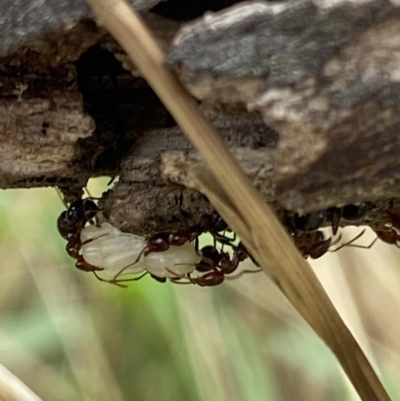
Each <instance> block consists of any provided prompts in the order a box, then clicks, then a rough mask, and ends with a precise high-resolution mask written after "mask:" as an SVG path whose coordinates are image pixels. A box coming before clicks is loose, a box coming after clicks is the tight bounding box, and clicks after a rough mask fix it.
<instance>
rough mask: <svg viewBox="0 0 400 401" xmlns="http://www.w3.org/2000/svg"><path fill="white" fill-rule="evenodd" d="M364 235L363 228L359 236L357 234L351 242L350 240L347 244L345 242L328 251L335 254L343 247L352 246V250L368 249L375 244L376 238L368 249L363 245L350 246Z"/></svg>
mask: <svg viewBox="0 0 400 401" xmlns="http://www.w3.org/2000/svg"><path fill="white" fill-rule="evenodd" d="M364 233H365V228H364V230H362V231H361V232H360V233H359V234H357V235H356V236H355V237H354V238H353V239H352V240H350V241H348V242H346V243H344V244H342V245H340V246H338V247H337V248H336V249H332V250H330V251H329V252H337V251H338V250H340V249H342V248H344V247H345V246H352V247H354V248H370V247H371V246H372V245H373V244H374V243H375V241H376V238H375V240H374V241H373V242H372V244H370V245H369V246H368V247H364V246H363V245H352V244H353V242H355V241H357V240H358V239H359V238H360V237H361V236H362V235H363V234H364Z"/></svg>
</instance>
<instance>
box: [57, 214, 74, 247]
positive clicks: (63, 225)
mask: <svg viewBox="0 0 400 401" xmlns="http://www.w3.org/2000/svg"><path fill="white" fill-rule="evenodd" d="M57 229H58V232H59V233H60V235H61V237H63V238H64V239H66V240H67V239H68V234H69V233H70V231H71V226H70V225H69V224H68V221H67V211H66V210H64V211H63V212H62V213H61V214H60V216H59V217H58V219H57Z"/></svg>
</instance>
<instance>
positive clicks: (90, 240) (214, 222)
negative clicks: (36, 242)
mask: <svg viewBox="0 0 400 401" xmlns="http://www.w3.org/2000/svg"><path fill="white" fill-rule="evenodd" d="M98 211H99V209H98V207H97V205H96V204H95V203H94V202H93V201H92V200H90V199H81V200H77V201H75V202H73V203H72V204H71V205H70V207H69V208H68V210H66V211H64V212H62V213H61V215H60V216H59V218H58V220H57V228H58V231H59V233H60V235H61V236H62V237H63V238H64V239H66V240H67V241H68V243H67V246H66V251H67V253H68V254H69V255H70V256H71V257H73V258H74V259H76V264H75V266H76V267H77V268H78V269H80V270H83V271H86V272H93V274H94V275H95V276H96V277H97V278H98V279H99V280H100V281H105V282H108V283H112V284H116V285H119V286H124V285H123V284H122V283H124V282H126V281H135V280H139V279H140V278H142V277H143V276H144V275H146V274H149V275H150V276H151V277H152V278H154V279H155V280H157V281H159V282H166V281H167V280H169V281H172V282H175V283H179V284H184V283H185V284H186V283H191V284H197V285H199V286H202V287H210V286H216V285H219V284H221V283H222V282H223V281H224V280H225V276H226V275H231V274H232V273H234V272H236V270H237V268H238V266H239V264H240V263H241V262H243V261H244V260H245V259H247V258H248V257H250V258H251V256H250V255H249V253H248V252H247V250H246V248H245V247H244V245H243V244H242V243H239V244H237V245H236V244H235V243H234V242H235V237H233V238H230V237H228V236H226V235H225V234H224V232H225V231H226V230H227V229H228V227H227V225H226V223H225V222H224V221H223V220H222V218H221V217H220V216H219V215H218V214H217V213H214V214H212V215H204V216H203V217H202V218H201V220H200V222H199V223H198V224H195V225H192V226H190V227H188V228H186V229H180V230H178V231H176V232H172V233H170V232H160V233H156V234H154V235H152V236H151V237H149V238H148V239H147V240H146V239H144V238H143V237H140V236H137V235H134V234H129V233H122V232H121V231H120V230H118V229H117V228H116V227H113V226H112V225H111V224H109V223H102V224H95V225H90V226H87V223H89V222H91V221H92V220H93V219H94V218H95V217H96V214H97V213H98ZM206 232H208V233H210V234H211V235H212V236H213V238H214V246H211V245H208V246H205V247H203V248H201V249H200V250H199V249H198V239H199V236H200V235H201V234H203V233H206ZM216 241H218V242H220V243H222V244H224V245H226V246H229V247H230V248H231V249H232V250H233V253H232V256H231V255H230V254H229V253H228V252H225V251H224V250H223V249H218V248H217V247H216ZM251 259H253V258H251ZM102 270H106V271H107V272H108V273H109V274H112V278H111V279H105V278H103V277H100V276H99V274H98V272H99V271H102ZM194 271H196V273H197V275H196V276H192V273H193V272H194ZM256 271H259V270H256ZM143 272H144V273H143ZM243 272H247V271H243ZM243 272H242V273H243ZM126 273H143V274H142V275H140V276H139V277H135V278H121V275H123V274H126Z"/></svg>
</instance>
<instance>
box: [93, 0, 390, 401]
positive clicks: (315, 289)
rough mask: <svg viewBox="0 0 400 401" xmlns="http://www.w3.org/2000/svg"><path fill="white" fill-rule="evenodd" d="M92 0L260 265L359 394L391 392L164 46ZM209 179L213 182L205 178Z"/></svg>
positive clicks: (133, 16) (113, 1)
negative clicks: (170, 65)
mask: <svg viewBox="0 0 400 401" xmlns="http://www.w3.org/2000/svg"><path fill="white" fill-rule="evenodd" d="M87 1H88V3H89V4H90V5H91V6H92V8H93V10H94V12H95V14H96V15H97V16H98V17H99V18H100V19H101V21H102V22H103V23H104V25H105V26H106V28H107V29H108V30H109V32H110V33H111V34H112V35H113V36H114V37H115V39H116V40H117V41H118V42H119V43H120V44H121V46H122V47H123V48H124V49H125V50H126V52H127V53H128V55H129V56H130V58H131V60H132V61H133V62H134V63H135V65H136V67H137V68H138V69H139V70H140V71H141V73H142V75H143V76H144V77H145V78H146V80H147V81H148V83H149V84H150V85H151V86H152V88H153V89H154V90H155V92H156V93H157V94H158V96H159V97H160V98H161V100H162V101H163V102H164V104H165V106H166V107H167V108H168V109H169V111H170V112H171V114H172V115H173V117H174V118H175V120H176V121H177V122H178V124H179V125H180V127H181V128H182V130H183V131H184V132H185V133H186V135H187V136H188V137H189V139H190V140H191V141H192V142H193V144H194V145H195V146H196V147H197V149H198V150H199V151H200V153H201V154H202V155H203V157H204V159H205V160H206V162H207V164H208V166H209V168H210V170H211V171H212V173H213V174H214V175H215V177H216V179H217V180H218V182H217V183H216V185H214V188H215V187H218V192H216V193H218V194H219V195H215V194H214V193H213V194H212V195H213V196H212V197H211V196H209V195H211V193H209V192H208V191H207V190H206V195H207V196H209V197H210V200H211V202H213V203H214V202H215V201H217V200H218V202H219V205H216V204H215V203H214V205H215V206H216V208H217V210H218V211H219V212H220V213H221V214H222V217H224V218H226V220H227V222H228V223H229V225H230V226H231V227H232V228H233V229H234V230H235V231H237V233H238V234H239V235H240V236H241V237H242V239H243V241H244V243H245V245H246V246H247V247H248V249H249V250H250V251H251V253H252V254H253V256H254V257H255V258H256V259H257V261H258V262H259V263H260V265H261V266H262V267H263V269H264V270H265V271H266V272H267V273H268V274H269V275H270V276H271V277H272V279H273V280H274V282H275V283H276V284H277V285H278V286H279V288H281V290H282V291H283V292H284V294H285V295H286V296H287V298H288V299H289V300H290V301H291V302H292V304H293V305H294V306H295V307H296V309H297V310H298V311H299V312H300V313H301V314H302V316H303V317H304V318H305V319H306V320H307V322H308V323H309V324H310V325H311V326H312V327H313V329H314V330H315V331H316V332H317V333H318V334H319V335H320V337H321V338H322V339H324V341H325V342H326V343H327V344H328V345H329V346H330V347H331V349H332V350H333V352H334V353H335V354H336V356H337V358H338V359H339V361H340V363H341V364H342V366H343V369H344V370H345V372H346V373H347V375H348V377H349V379H350V380H351V381H352V383H353V385H354V387H355V388H356V390H357V392H358V393H359V395H360V397H361V398H362V399H363V400H368V401H373V400H376V401H378V400H381V401H383V400H389V397H388V395H387V393H386V392H385V390H384V388H383V386H382V384H381V383H380V381H379V379H378V378H377V376H376V374H375V373H374V371H373V369H372V367H371V366H370V364H369V362H368V361H367V359H366V357H365V355H364V354H363V352H362V350H361V348H360V347H359V345H358V344H357V342H356V341H355V339H354V337H353V336H352V335H351V333H350V331H349V330H348V329H347V327H346V326H345V324H344V323H343V321H342V320H341V318H340V316H339V315H338V313H337V312H336V310H335V308H334V307H333V305H332V303H331V302H330V300H329V298H328V297H327V295H326V293H325V291H324V290H323V288H322V286H321V284H320V283H319V281H318V280H317V278H316V276H315V275H314V273H313V272H312V270H311V268H310V266H309V265H308V264H307V263H306V261H305V260H303V258H302V257H301V256H300V255H299V253H298V252H297V249H296V248H295V246H294V244H293V243H292V241H290V238H289V237H288V235H287V233H286V232H285V230H284V228H283V227H282V226H281V225H280V223H279V221H278V220H277V218H276V217H275V215H274V214H273V213H272V211H271V210H270V208H269V207H267V205H266V204H265V202H264V201H263V199H262V198H261V197H260V195H259V194H258V193H257V191H256V190H255V188H254V187H253V186H252V185H251V183H250V181H249V180H248V179H247V177H246V176H245V174H244V172H243V171H242V169H241V168H240V166H239V165H238V164H237V162H236V161H235V159H234V158H233V157H232V155H231V154H230V153H229V152H228V150H227V148H226V147H225V145H224V143H223V141H222V139H221V138H220V137H219V136H218V134H217V133H216V132H215V130H214V129H213V127H212V126H211V125H210V124H209V123H208V122H207V121H206V120H205V118H204V117H203V116H202V115H201V113H200V112H199V110H198V108H197V105H196V104H195V102H194V100H193V99H192V98H191V96H190V95H189V94H188V93H187V91H186V90H185V88H184V87H183V86H182V84H180V82H179V81H178V80H177V79H176V77H175V76H174V75H173V74H172V73H171V72H170V71H167V70H166V69H165V68H164V67H163V61H164V55H163V52H162V50H161V49H160V47H159V46H158V45H157V43H156V42H155V40H154V38H153V37H152V35H151V34H150V32H149V31H148V29H147V28H146V26H145V25H144V23H143V22H142V20H141V19H140V17H139V16H138V15H137V13H136V12H135V11H134V10H133V9H132V8H131V7H129V5H128V4H127V3H126V2H125V1H123V0H87ZM205 184H206V185H208V182H206V183H205ZM210 188H211V187H210V186H209V185H208V189H210ZM211 192H213V190H211ZM221 193H222V194H223V196H221ZM223 198H227V199H228V200H229V201H230V203H231V205H234V208H231V207H230V206H229V207H224V203H225V202H224V200H223ZM232 213H233V214H232ZM228 215H229V216H228ZM239 222H240V223H239ZM246 227H247V229H246Z"/></svg>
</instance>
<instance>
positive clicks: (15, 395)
mask: <svg viewBox="0 0 400 401" xmlns="http://www.w3.org/2000/svg"><path fill="white" fill-rule="evenodd" d="M0 400H2V401H42V399H41V398H39V397H38V396H37V395H36V394H35V393H34V392H33V391H32V390H31V389H30V388H29V387H28V386H27V385H26V384H25V383H23V382H22V381H21V380H20V379H18V377H17V376H15V375H14V374H13V373H11V372H10V371H9V370H8V369H7V368H6V367H5V366H4V365H3V364H0Z"/></svg>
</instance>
